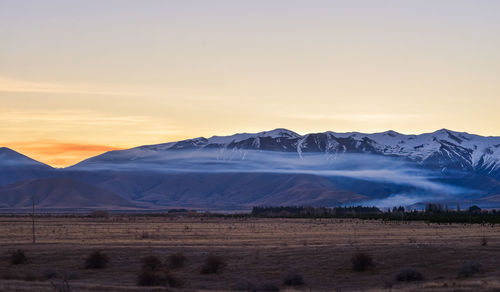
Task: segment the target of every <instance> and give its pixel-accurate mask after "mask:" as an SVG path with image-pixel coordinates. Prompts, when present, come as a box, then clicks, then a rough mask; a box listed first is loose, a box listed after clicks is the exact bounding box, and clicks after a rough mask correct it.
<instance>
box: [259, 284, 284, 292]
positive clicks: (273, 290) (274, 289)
mask: <svg viewBox="0 0 500 292" xmlns="http://www.w3.org/2000/svg"><path fill="white" fill-rule="evenodd" d="M279 290H280V288H279V287H278V286H276V285H274V284H273V283H263V284H262V285H260V286H259V289H258V290H257V291H268V292H278V291H279Z"/></svg>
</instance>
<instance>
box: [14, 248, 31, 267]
mask: <svg viewBox="0 0 500 292" xmlns="http://www.w3.org/2000/svg"><path fill="white" fill-rule="evenodd" d="M27 261H28V258H27V257H26V254H25V253H24V250H22V249H18V250H15V251H14V252H12V254H11V256H10V263H11V264H12V265H22V264H25V263H26V262H27Z"/></svg>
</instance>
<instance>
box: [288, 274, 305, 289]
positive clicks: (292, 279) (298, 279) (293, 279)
mask: <svg viewBox="0 0 500 292" xmlns="http://www.w3.org/2000/svg"><path fill="white" fill-rule="evenodd" d="M283 284H285V285H286V286H301V285H304V277H303V276H302V275H301V274H299V273H297V272H290V273H288V274H287V275H286V276H285V279H284V280H283Z"/></svg>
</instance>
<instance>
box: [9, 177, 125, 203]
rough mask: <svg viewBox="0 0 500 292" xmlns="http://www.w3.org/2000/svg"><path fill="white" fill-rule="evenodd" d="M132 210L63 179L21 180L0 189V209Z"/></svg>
mask: <svg viewBox="0 0 500 292" xmlns="http://www.w3.org/2000/svg"><path fill="white" fill-rule="evenodd" d="M33 196H34V197H35V202H36V206H37V207H38V208H109V207H112V208H119V207H133V204H131V203H130V202H128V201H127V200H125V199H123V198H121V197H119V196H117V195H115V194H113V193H111V192H109V191H106V190H103V189H100V188H98V187H95V186H92V185H90V184H87V183H83V182H80V181H77V180H74V179H67V178H45V179H33V180H24V181H20V182H16V183H14V184H10V185H7V186H4V187H2V188H0V208H27V207H30V206H31V204H32V197H33Z"/></svg>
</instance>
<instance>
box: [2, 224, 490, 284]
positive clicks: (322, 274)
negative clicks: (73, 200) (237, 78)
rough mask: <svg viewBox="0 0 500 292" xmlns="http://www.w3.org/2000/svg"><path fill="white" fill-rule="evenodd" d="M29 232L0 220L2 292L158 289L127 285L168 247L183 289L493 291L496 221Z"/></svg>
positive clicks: (50, 227) (56, 227) (43, 227)
mask: <svg viewBox="0 0 500 292" xmlns="http://www.w3.org/2000/svg"><path fill="white" fill-rule="evenodd" d="M36 230H37V243H36V244H33V243H31V219H30V218H29V217H0V278H1V279H0V290H1V291H54V286H58V285H60V284H62V280H61V277H62V275H65V277H66V278H67V279H69V280H68V284H69V286H70V287H71V288H72V291H155V290H158V291H164V289H165V288H161V287H157V288H152V289H150V288H146V287H139V286H137V285H136V282H137V274H138V272H139V271H140V269H141V259H142V258H143V257H145V256H148V255H157V256H159V257H160V258H166V257H167V256H168V255H170V254H173V253H177V252H182V253H183V254H184V255H185V256H186V257H187V262H186V265H185V266H184V267H183V268H180V269H176V270H172V271H171V272H170V274H171V275H173V276H174V277H175V278H177V279H179V280H180V281H181V282H182V283H183V288H181V289H180V290H187V291H199V290H203V291H230V290H234V289H236V288H242V287H244V286H251V285H255V286H259V285H261V284H262V283H269V284H273V285H274V286H277V287H279V288H280V289H281V291H293V290H299V291H500V265H499V258H500V226H498V225H497V226H492V225H462V224H453V225H437V224H427V223H425V222H409V223H405V222H381V221H362V220H356V219H256V218H231V219H227V218H210V217H193V218H189V217H187V218H185V217H137V216H120V217H110V218H101V219H98V218H77V217H67V218H64V217H53V218H37V223H36ZM483 238H484V240H483ZM484 243H486V244H485V245H484ZM17 249H22V250H24V251H25V254H26V256H27V258H28V262H27V263H26V264H22V265H12V264H11V263H10V254H11V252H12V251H14V250H17ZM94 250H101V251H102V252H104V253H106V254H107V255H108V256H109V259H110V265H109V267H107V268H106V269H102V270H89V269H85V268H84V261H85V259H86V257H87V255H88V254H89V253H91V252H92V251H94ZM356 252H364V253H366V254H368V255H370V256H371V257H372V258H373V261H374V264H375V267H374V268H373V269H370V270H368V271H365V272H354V271H352V268H351V267H352V265H351V256H352V255H353V254H355V253H356ZM209 254H216V255H219V256H221V257H223V259H224V260H225V261H226V263H227V266H226V267H225V268H224V269H223V270H222V272H220V273H217V274H208V275H204V274H201V273H200V269H201V266H202V265H203V262H204V260H205V258H206V256H207V255H209ZM467 262H476V263H480V264H481V267H482V268H481V271H480V272H479V273H477V274H475V275H473V276H472V277H469V278H461V277H458V272H459V270H460V268H461V266H462V265H463V264H464V263H467ZM405 268H413V269H416V270H418V271H420V272H421V273H422V274H423V276H424V280H423V281H420V282H414V283H407V282H398V281H396V280H395V277H396V275H397V274H398V273H399V272H400V271H401V270H403V269H405ZM292 271H293V272H295V273H298V274H301V275H302V276H303V278H304V281H305V284H304V285H303V286H297V287H288V286H285V285H284V283H283V279H284V278H285V276H286V275H287V274H289V273H290V272H292ZM47 275H52V276H56V277H55V278H52V279H46V278H47ZM59 288H60V287H59ZM169 289H170V288H169ZM170 290H173V291H176V289H170ZM59 291H63V290H59Z"/></svg>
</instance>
